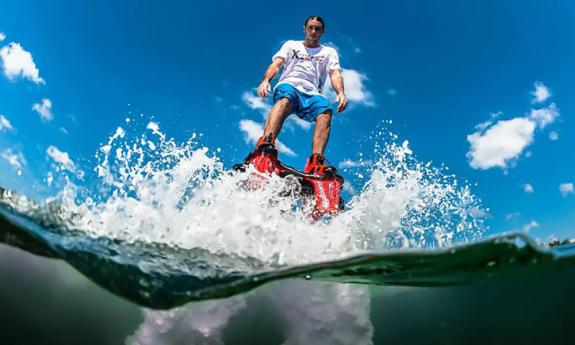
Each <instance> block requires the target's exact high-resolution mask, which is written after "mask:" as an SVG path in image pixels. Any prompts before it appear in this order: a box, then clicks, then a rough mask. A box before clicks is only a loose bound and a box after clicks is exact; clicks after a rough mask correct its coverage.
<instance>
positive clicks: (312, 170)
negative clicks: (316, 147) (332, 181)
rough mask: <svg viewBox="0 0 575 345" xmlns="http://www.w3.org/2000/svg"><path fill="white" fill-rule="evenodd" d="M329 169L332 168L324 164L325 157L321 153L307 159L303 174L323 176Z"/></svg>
mask: <svg viewBox="0 0 575 345" xmlns="http://www.w3.org/2000/svg"><path fill="white" fill-rule="evenodd" d="M330 169H334V168H332V167H330V166H329V165H327V164H325V157H324V156H323V155H322V154H321V153H314V154H312V155H311V156H310V157H309V158H308V160H307V162H306V164H305V168H304V169H303V172H304V173H306V174H313V175H323V174H324V173H325V172H326V171H327V170H330Z"/></svg>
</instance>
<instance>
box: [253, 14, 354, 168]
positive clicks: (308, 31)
mask: <svg viewBox="0 0 575 345" xmlns="http://www.w3.org/2000/svg"><path fill="white" fill-rule="evenodd" d="M303 30H304V33H305V40H304V41H287V42H286V43H284V45H283V46H282V47H281V49H280V50H279V51H278V52H277V53H276V54H275V55H274V56H273V57H272V64H271V65H270V66H269V67H268V69H267V70H266V73H265V75H264V78H263V80H262V82H261V84H260V85H259V86H258V90H257V92H258V95H259V96H260V97H262V98H266V97H268V94H269V93H270V91H271V87H270V81H271V80H272V79H274V78H275V76H276V75H277V74H278V72H279V70H280V69H281V68H282V67H284V70H283V73H282V75H281V77H280V79H279V82H278V84H277V85H276V86H275V88H274V90H273V94H272V98H273V101H274V106H273V108H272V110H271V111H270V113H269V116H268V119H267V121H266V125H265V129H264V134H263V135H262V137H261V138H260V139H259V140H258V143H257V146H256V150H258V148H259V147H261V146H262V145H274V143H275V139H276V137H277V136H278V134H279V132H280V131H281V128H282V125H283V122H284V120H285V119H286V118H287V117H288V116H289V115H290V114H296V115H297V116H298V117H299V118H301V119H303V120H305V121H308V122H315V128H314V134H313V141H312V155H311V156H310V158H309V159H308V161H307V163H306V166H305V169H304V172H305V173H307V174H317V175H321V174H323V172H324V170H325V169H326V168H327V166H326V164H325V157H324V156H323V153H324V150H325V146H326V145H327V141H328V138H329V132H330V127H331V117H332V113H333V111H332V108H331V106H330V102H329V100H327V98H326V97H325V96H323V95H322V93H321V92H322V89H323V86H324V84H325V81H326V77H327V76H328V75H329V78H330V81H331V85H332V86H333V89H334V90H335V92H336V93H337V101H338V107H337V111H338V112H342V111H343V110H344V109H345V107H346V105H347V98H346V97H345V92H344V86H343V77H342V75H341V68H340V66H339V57H338V55H337V51H336V50H335V49H333V48H331V47H326V46H323V45H321V44H319V40H320V38H321V36H322V35H323V33H324V32H325V23H324V21H323V19H322V18H321V17H318V16H311V17H308V18H307V19H306V21H305V23H304V28H303Z"/></svg>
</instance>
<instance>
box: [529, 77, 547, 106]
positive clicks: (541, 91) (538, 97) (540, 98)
mask: <svg viewBox="0 0 575 345" xmlns="http://www.w3.org/2000/svg"><path fill="white" fill-rule="evenodd" d="M531 94H532V95H533V99H532V100H531V103H542V102H545V101H546V100H547V99H548V98H549V97H551V91H549V88H547V86H545V85H543V83H542V82H539V81H538V82H535V90H533V91H532V92H531Z"/></svg>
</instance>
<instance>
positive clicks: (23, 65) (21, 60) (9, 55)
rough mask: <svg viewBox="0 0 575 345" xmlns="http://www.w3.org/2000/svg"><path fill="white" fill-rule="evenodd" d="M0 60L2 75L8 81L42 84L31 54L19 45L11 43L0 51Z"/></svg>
mask: <svg viewBox="0 0 575 345" xmlns="http://www.w3.org/2000/svg"><path fill="white" fill-rule="evenodd" d="M0 58H1V59H2V65H3V67H4V74H5V75H6V77H7V78H8V79H10V80H13V79H16V78H25V79H28V80H30V81H32V82H34V83H36V84H44V83H45V81H44V79H42V78H41V77H40V71H39V70H38V68H37V67H36V64H35V63H34V59H33V58H32V54H30V53H29V52H28V51H26V50H24V48H22V46H21V45H20V44H19V43H15V42H12V43H10V44H8V45H7V46H5V47H2V49H0Z"/></svg>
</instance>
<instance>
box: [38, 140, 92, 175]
mask: <svg viewBox="0 0 575 345" xmlns="http://www.w3.org/2000/svg"><path fill="white" fill-rule="evenodd" d="M46 154H48V156H49V157H50V158H52V159H53V160H54V162H56V163H57V164H58V165H59V168H60V169H64V170H68V171H69V172H71V173H72V174H74V175H76V176H77V177H78V178H82V177H84V172H83V171H82V170H80V169H78V167H77V166H76V163H74V161H72V159H71V158H70V155H69V154H68V153H67V152H63V151H60V150H58V148H57V147H55V146H52V145H50V146H49V147H48V149H47V150H46Z"/></svg>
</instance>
